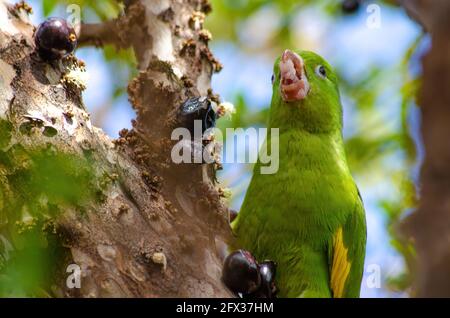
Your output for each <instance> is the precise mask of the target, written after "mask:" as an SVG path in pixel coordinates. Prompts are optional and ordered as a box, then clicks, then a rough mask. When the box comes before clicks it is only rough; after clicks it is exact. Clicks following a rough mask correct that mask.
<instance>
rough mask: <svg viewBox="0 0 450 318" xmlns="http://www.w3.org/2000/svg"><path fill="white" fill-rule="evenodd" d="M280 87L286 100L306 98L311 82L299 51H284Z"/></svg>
mask: <svg viewBox="0 0 450 318" xmlns="http://www.w3.org/2000/svg"><path fill="white" fill-rule="evenodd" d="M280 77H281V79H280V83H281V84H280V89H281V97H282V98H283V100H284V101H285V102H296V101H299V100H302V99H305V98H306V96H307V95H308V92H309V83H308V79H307V77H306V74H305V64H304V62H303V59H302V58H301V56H300V55H298V54H297V53H294V52H292V51H290V50H286V51H284V53H283V55H282V56H281V61H280Z"/></svg>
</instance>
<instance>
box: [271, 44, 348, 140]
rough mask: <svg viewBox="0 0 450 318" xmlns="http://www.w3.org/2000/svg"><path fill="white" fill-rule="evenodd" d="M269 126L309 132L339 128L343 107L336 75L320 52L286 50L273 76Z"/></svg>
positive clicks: (325, 131) (337, 129)
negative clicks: (318, 53)
mask: <svg viewBox="0 0 450 318" xmlns="http://www.w3.org/2000/svg"><path fill="white" fill-rule="evenodd" d="M272 84H273V97H272V108H271V111H270V126H271V127H272V128H276V127H278V128H280V129H281V130H283V129H303V130H306V131H308V132H310V133H327V132H335V131H340V130H341V128H342V108H341V103H340V97H339V89H338V84H337V76H336V73H335V72H334V71H333V69H332V68H331V66H330V65H329V64H328V63H327V61H325V60H324V59H323V58H322V57H320V56H319V55H317V54H315V53H313V52H308V51H297V52H294V51H291V50H285V51H284V52H283V54H282V55H281V56H280V57H279V58H278V59H277V60H276V62H275V66H274V74H273V77H272Z"/></svg>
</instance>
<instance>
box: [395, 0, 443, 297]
mask: <svg viewBox="0 0 450 318" xmlns="http://www.w3.org/2000/svg"><path fill="white" fill-rule="evenodd" d="M400 2H401V4H402V5H403V6H404V7H405V9H406V11H407V13H408V14H409V15H410V16H411V17H412V18H413V19H415V20H416V21H417V22H418V23H420V24H421V25H422V26H423V27H424V30H425V31H427V32H429V34H430V36H431V41H432V47H431V49H430V51H429V52H428V53H427V54H426V55H425V56H424V57H423V60H422V66H423V76H422V86H421V88H420V92H419V99H418V104H419V106H420V109H421V114H422V128H421V131H422V138H423V144H424V147H425V161H424V163H423V166H422V169H421V179H420V189H421V190H420V204H419V207H418V209H417V211H415V212H414V213H413V214H412V215H411V216H410V217H408V218H407V219H406V220H405V222H404V223H403V226H402V230H403V232H404V233H405V234H406V235H408V236H409V237H410V238H412V239H413V241H414V243H415V246H416V250H417V269H416V273H414V276H415V286H414V287H415V290H416V295H417V296H420V297H450V143H449V137H450V89H449V88H450V36H449V34H450V19H449V17H450V1H447V0H405V1H400Z"/></svg>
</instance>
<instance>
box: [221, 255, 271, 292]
mask: <svg viewBox="0 0 450 318" xmlns="http://www.w3.org/2000/svg"><path fill="white" fill-rule="evenodd" d="M276 268H277V264H276V263H275V262H273V261H264V262H261V263H258V262H257V261H256V260H255V258H254V257H253V255H252V254H251V253H250V252H248V251H245V250H237V251H235V252H233V253H231V254H230V255H228V256H227V258H226V259H225V262H224V266H223V271H222V281H223V282H224V284H225V285H226V286H227V287H228V288H229V289H230V290H231V291H232V292H233V293H235V294H236V295H237V296H238V297H242V298H275V297H276V294H277V292H278V289H277V287H276V285H275V274H276Z"/></svg>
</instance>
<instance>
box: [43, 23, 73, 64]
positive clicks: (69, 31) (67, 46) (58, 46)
mask: <svg viewBox="0 0 450 318" xmlns="http://www.w3.org/2000/svg"><path fill="white" fill-rule="evenodd" d="M34 42H35V44H36V49H37V51H38V53H39V55H40V56H41V58H42V59H44V60H57V59H61V58H63V57H64V56H66V55H68V54H70V53H72V52H73V51H74V50H75V48H76V46H77V36H76V34H75V30H74V29H73V28H72V27H71V26H70V25H69V24H68V23H67V21H66V20H64V19H61V18H49V19H47V20H45V21H44V22H42V23H41V24H40V25H39V26H38V28H37V29H36V32H35V34H34Z"/></svg>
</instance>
